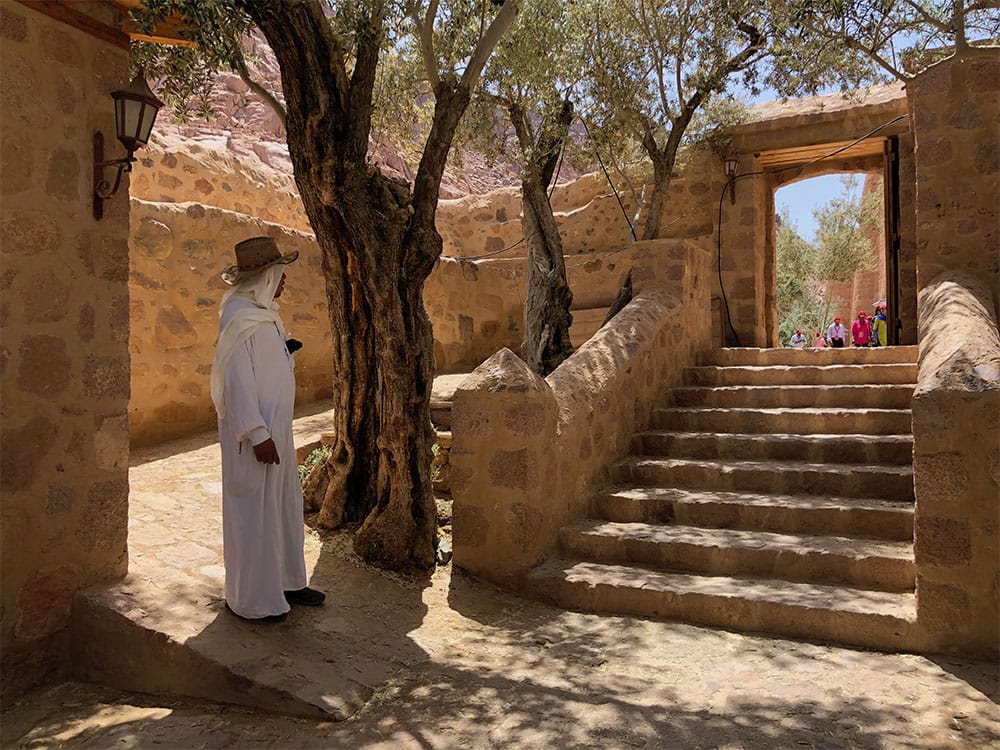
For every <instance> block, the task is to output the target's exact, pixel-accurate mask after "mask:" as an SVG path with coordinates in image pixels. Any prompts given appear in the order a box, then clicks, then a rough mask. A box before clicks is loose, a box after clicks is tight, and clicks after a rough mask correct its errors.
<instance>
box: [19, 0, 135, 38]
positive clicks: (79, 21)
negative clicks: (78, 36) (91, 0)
mask: <svg viewBox="0 0 1000 750" xmlns="http://www.w3.org/2000/svg"><path fill="white" fill-rule="evenodd" d="M17 1H18V2H19V3H21V5H24V6H27V7H28V8H31V9H32V10H35V11H38V12H39V13H43V14H45V15H46V16H49V17H50V18H54V19H56V20H57V21H62V22H63V23H65V24H69V25H70V26H73V27H74V28H77V29H80V31H83V32H85V33H87V34H90V35H91V36H94V37H97V38H98V39H101V40H103V41H105V42H107V43H108V44H113V45H114V46H116V47H119V48H121V49H124V50H128V49H129V48H130V47H131V44H132V40H131V39H129V36H128V34H126V33H125V32H123V31H121V30H119V29H116V28H115V27H114V26H109V25H108V24H106V23H104V22H103V21H98V20H97V19H96V18H93V17H91V16H88V15H87V14H86V13H81V12H80V11H78V10H76V9H75V8H73V7H72V6H71V5H69V4H67V3H66V2H63V1H62V0H17Z"/></svg>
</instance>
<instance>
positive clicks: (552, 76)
mask: <svg viewBox="0 0 1000 750" xmlns="http://www.w3.org/2000/svg"><path fill="white" fill-rule="evenodd" d="M575 16H576V6H575V5H574V4H572V3H562V2H552V0H526V2H525V7H524V9H523V11H522V12H521V14H520V17H519V18H518V22H517V24H516V25H515V26H514V28H513V29H511V31H510V32H509V33H508V34H507V35H505V37H504V39H503V40H502V41H501V43H500V44H499V45H498V47H497V50H496V52H495V53H494V55H493V57H492V58H491V60H490V63H489V65H488V66H487V69H486V70H485V71H484V73H483V84H482V86H481V87H480V89H479V90H478V92H477V95H476V98H475V100H474V102H473V105H472V107H470V112H469V116H468V117H467V118H466V121H465V125H464V127H465V128H468V129H469V130H470V131H471V132H470V134H469V138H470V142H472V143H475V144H476V145H477V146H478V147H479V149H480V150H482V151H484V152H485V153H487V154H488V155H489V156H491V157H493V156H497V155H501V154H507V153H509V150H510V149H511V148H513V149H515V150H516V151H517V153H518V156H519V161H520V166H521V228H522V231H523V233H524V242H525V245H526V247H527V250H528V282H527V290H526V294H525V301H524V325H525V331H524V340H523V342H522V344H521V356H522V357H523V358H524V360H525V362H527V364H528V365H529V366H530V367H531V368H532V369H533V370H534V371H535V372H537V373H539V374H541V375H543V376H544V375H548V374H549V373H550V372H552V371H553V370H554V369H555V368H556V367H558V366H559V364H560V363H561V362H562V361H563V360H564V359H566V358H567V357H568V356H569V355H570V354H572V352H573V345H572V343H571V342H570V337H569V327H570V324H571V323H572V320H573V318H572V314H571V313H570V305H571V304H572V301H573V295H572V292H571V291H570V288H569V283H568V280H567V277H566V263H565V260H564V257H563V247H562V238H561V237H560V235H559V228H558V225H557V224H556V219H555V215H554V213H553V211H552V205H551V203H550V202H549V187H550V186H551V185H552V182H553V180H554V179H556V169H557V166H558V165H559V163H560V161H561V159H562V157H563V155H564V149H565V147H566V146H567V141H568V137H569V129H570V125H571V123H572V122H573V119H574V107H573V94H574V87H575V85H576V84H577V83H578V82H579V80H580V79H581V77H582V76H583V75H584V72H585V68H586V64H585V63H586V61H585V56H584V49H585V48H584V45H583V30H582V28H581V26H580V24H579V19H577V18H576V17H575Z"/></svg>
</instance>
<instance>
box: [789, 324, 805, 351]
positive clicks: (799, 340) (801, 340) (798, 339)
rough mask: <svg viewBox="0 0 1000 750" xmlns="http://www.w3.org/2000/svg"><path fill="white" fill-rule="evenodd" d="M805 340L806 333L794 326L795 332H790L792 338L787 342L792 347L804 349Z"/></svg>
mask: <svg viewBox="0 0 1000 750" xmlns="http://www.w3.org/2000/svg"><path fill="white" fill-rule="evenodd" d="M806 341H807V339H806V335H805V334H804V333H802V331H801V330H799V329H798V328H796V329H795V333H793V334H792V338H791V340H790V341H789V342H788V343H789V344H790V345H791V347H792V348H793V349H805V347H806Z"/></svg>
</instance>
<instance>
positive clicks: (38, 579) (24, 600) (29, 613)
mask: <svg viewBox="0 0 1000 750" xmlns="http://www.w3.org/2000/svg"><path fill="white" fill-rule="evenodd" d="M81 578H82V575H81V570H80V568H79V567H78V566H76V565H58V566H53V567H46V568H42V569H41V570H39V571H38V572H36V573H35V575H33V576H32V577H31V578H30V579H28V581H27V582H26V583H25V584H24V585H23V586H22V587H21V590H20V591H18V594H17V623H16V624H15V625H14V635H15V636H17V637H18V638H23V639H25V640H34V639H36V638H41V637H43V636H46V635H50V634H52V633H55V632H56V631H57V630H62V629H63V628H64V627H66V625H67V624H68V623H69V614H70V607H71V605H72V602H73V594H74V593H76V590H77V589H78V588H80V582H81Z"/></svg>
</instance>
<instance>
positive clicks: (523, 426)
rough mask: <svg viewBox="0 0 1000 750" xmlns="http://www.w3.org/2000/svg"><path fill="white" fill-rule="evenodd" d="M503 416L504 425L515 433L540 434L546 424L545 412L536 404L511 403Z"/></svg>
mask: <svg viewBox="0 0 1000 750" xmlns="http://www.w3.org/2000/svg"><path fill="white" fill-rule="evenodd" d="M503 416H504V427H506V428H507V429H508V430H509V431H510V432H512V433H513V434H515V435H526V436H531V435H538V434H540V433H541V431H542V429H543V428H544V426H545V413H544V411H542V410H541V409H539V408H537V406H536V405H535V404H524V403H514V404H511V405H509V406H507V407H506V408H505V409H504V415H503Z"/></svg>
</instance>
